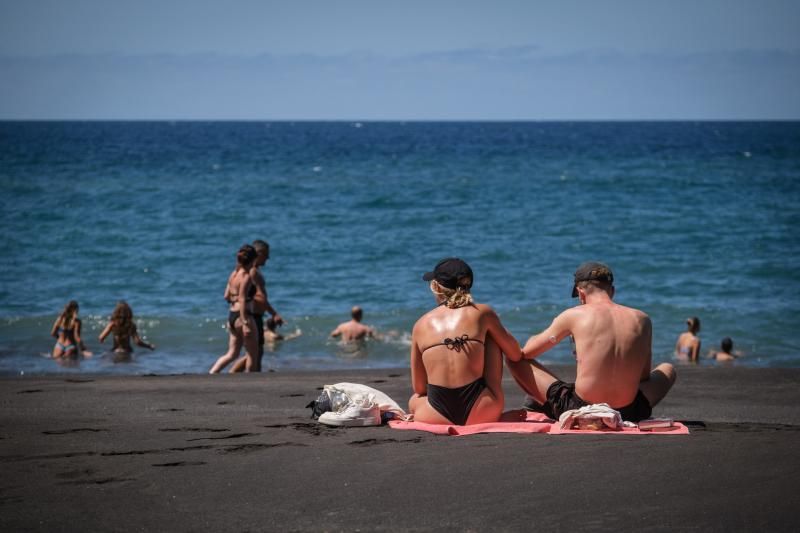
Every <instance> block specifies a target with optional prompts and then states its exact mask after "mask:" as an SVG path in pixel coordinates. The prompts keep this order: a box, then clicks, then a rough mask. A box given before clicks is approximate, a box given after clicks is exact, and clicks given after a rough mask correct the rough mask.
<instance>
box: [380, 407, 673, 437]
mask: <svg viewBox="0 0 800 533" xmlns="http://www.w3.org/2000/svg"><path fill="white" fill-rule="evenodd" d="M389 427H390V428H392V429H415V430H417V431H427V432H429V433H435V434H436V435H453V436H464V435H475V434H477V433H548V434H550V435H566V434H573V433H582V434H585V435H598V434H609V435H688V434H689V428H687V427H686V426H684V425H683V424H681V423H680V422H675V425H674V426H673V427H672V429H671V430H669V431H664V430H660V431H641V430H639V428H625V429H622V430H619V431H613V430H597V431H589V430H581V429H561V428H560V427H559V424H558V422H555V423H554V422H553V420H552V419H551V418H547V416H546V415H544V414H542V413H535V412H532V411H525V410H524V409H516V410H514V411H506V412H505V413H503V415H502V416H501V417H500V420H499V421H497V422H487V423H485V424H473V425H471V426H458V425H456V424H426V423H424V422H404V421H402V420H390V421H389Z"/></svg>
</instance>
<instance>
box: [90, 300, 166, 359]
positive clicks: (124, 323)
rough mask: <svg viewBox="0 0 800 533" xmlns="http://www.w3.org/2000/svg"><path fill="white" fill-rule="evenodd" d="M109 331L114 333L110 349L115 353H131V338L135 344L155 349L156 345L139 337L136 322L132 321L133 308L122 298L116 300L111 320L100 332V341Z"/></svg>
mask: <svg viewBox="0 0 800 533" xmlns="http://www.w3.org/2000/svg"><path fill="white" fill-rule="evenodd" d="M110 333H113V334H114V346H113V347H112V351H114V352H116V353H128V354H129V353H132V352H133V347H132V346H131V339H133V341H134V342H135V343H136V345H137V346H141V347H143V348H147V349H149V350H155V349H156V347H155V346H154V345H152V344H150V343H149V342H145V341H144V340H142V338H141V337H139V332H138V331H137V329H136V322H134V321H133V310H132V309H131V306H130V305H128V303H127V302H125V301H124V300H120V301H119V302H117V306H116V307H114V311H113V312H112V313H111V320H110V322H109V323H108V325H107V326H106V327H105V329H104V330H103V332H102V333H100V337H99V338H100V342H103V341H104V340H105V339H106V337H108V335H109V334H110Z"/></svg>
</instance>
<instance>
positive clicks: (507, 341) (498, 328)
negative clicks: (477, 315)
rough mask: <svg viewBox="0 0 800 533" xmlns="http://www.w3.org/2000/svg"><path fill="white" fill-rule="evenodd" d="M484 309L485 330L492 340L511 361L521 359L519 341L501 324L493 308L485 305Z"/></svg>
mask: <svg viewBox="0 0 800 533" xmlns="http://www.w3.org/2000/svg"><path fill="white" fill-rule="evenodd" d="M485 309H486V314H485V316H486V324H487V327H486V330H487V332H488V333H489V336H490V337H492V340H493V341H494V342H495V343H497V345H498V346H499V347H500V351H501V352H503V353H504V354H505V355H506V357H508V359H509V360H511V361H519V360H520V359H522V350H521V349H520V346H519V342H517V339H515V338H514V336H513V335H512V334H511V333H510V332H509V331H508V330H507V329H506V328H505V326H503V324H502V323H501V322H500V317H498V316H497V313H495V312H494V309H492V308H491V307H489V306H488V305H487V306H485Z"/></svg>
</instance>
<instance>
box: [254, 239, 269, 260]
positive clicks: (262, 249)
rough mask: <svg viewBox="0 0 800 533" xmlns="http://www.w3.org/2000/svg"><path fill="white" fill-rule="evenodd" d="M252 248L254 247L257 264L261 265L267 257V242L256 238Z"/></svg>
mask: <svg viewBox="0 0 800 533" xmlns="http://www.w3.org/2000/svg"><path fill="white" fill-rule="evenodd" d="M253 248H255V249H256V263H258V265H259V266H261V265H263V264H264V263H266V262H267V260H268V259H269V243H268V242H267V241H262V240H261V239H256V240H254V241H253Z"/></svg>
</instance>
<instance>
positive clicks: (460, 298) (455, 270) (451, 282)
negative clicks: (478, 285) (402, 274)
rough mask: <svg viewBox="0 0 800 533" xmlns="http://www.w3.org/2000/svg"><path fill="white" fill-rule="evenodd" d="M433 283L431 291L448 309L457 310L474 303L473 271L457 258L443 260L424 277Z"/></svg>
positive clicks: (423, 277)
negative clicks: (472, 293) (472, 291)
mask: <svg viewBox="0 0 800 533" xmlns="http://www.w3.org/2000/svg"><path fill="white" fill-rule="evenodd" d="M422 279H423V280H425V281H430V282H431V291H433V293H434V294H435V295H436V296H437V299H438V300H440V301H441V302H442V303H444V304H445V305H446V306H447V307H449V308H451V309H455V308H457V307H464V306H465V305H469V304H471V303H472V295H471V294H470V292H469V291H470V289H471V288H472V280H473V275H472V269H471V268H470V267H469V265H468V264H467V263H466V262H464V261H462V260H461V259H458V258H457V257H448V258H446V259H442V260H441V261H439V262H438V263H436V266H435V267H434V269H433V272H426V273H425V275H423V276H422Z"/></svg>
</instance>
